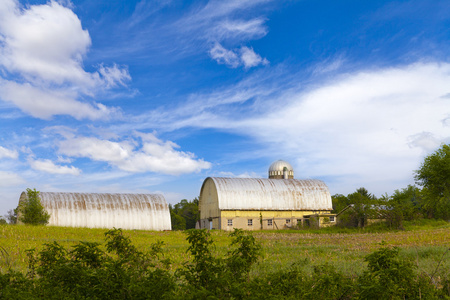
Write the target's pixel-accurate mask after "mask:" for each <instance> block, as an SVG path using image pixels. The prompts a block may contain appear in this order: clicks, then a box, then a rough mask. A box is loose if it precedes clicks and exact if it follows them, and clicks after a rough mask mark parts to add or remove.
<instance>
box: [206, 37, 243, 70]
mask: <svg viewBox="0 0 450 300" xmlns="http://www.w3.org/2000/svg"><path fill="white" fill-rule="evenodd" d="M209 55H210V56H211V58H212V59H214V60H216V61H217V62H218V63H219V64H225V65H227V66H229V67H231V68H236V67H237V66H239V64H240V61H239V57H238V56H237V54H236V53H234V52H233V51H231V50H227V49H225V48H224V47H223V46H222V45H220V44H219V43H216V44H215V45H214V47H213V48H212V49H211V50H209Z"/></svg>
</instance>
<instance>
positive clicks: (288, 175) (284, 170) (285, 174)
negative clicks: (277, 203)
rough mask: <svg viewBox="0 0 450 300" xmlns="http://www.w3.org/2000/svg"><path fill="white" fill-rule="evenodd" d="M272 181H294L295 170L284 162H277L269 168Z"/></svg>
mask: <svg viewBox="0 0 450 300" xmlns="http://www.w3.org/2000/svg"><path fill="white" fill-rule="evenodd" d="M269 178H270V179H294V168H292V166H291V164H290V163H288V162H287V161H284V160H281V159H280V160H277V161H275V162H273V163H272V164H271V165H270V167H269Z"/></svg>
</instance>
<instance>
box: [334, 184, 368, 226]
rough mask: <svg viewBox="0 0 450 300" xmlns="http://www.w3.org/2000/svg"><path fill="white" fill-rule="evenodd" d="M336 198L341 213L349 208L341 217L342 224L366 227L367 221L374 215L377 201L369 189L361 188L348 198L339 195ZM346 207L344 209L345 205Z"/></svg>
mask: <svg viewBox="0 0 450 300" xmlns="http://www.w3.org/2000/svg"><path fill="white" fill-rule="evenodd" d="M334 197H335V203H334V204H333V205H336V207H335V211H336V208H339V209H340V210H341V211H342V210H343V209H344V208H345V207H348V206H351V208H348V209H347V210H345V211H344V212H343V214H341V215H340V217H339V218H340V221H339V222H340V224H341V225H342V226H345V227H359V228H362V227H364V226H365V225H366V223H367V219H368V218H369V217H371V216H372V215H373V214H374V209H373V204H374V203H375V201H376V197H375V196H373V195H372V194H370V193H369V192H368V191H367V189H365V188H363V187H362V188H359V189H357V190H356V192H354V193H352V194H349V195H348V196H347V197H345V196H343V195H337V196H334ZM344 203H345V204H346V206H345V207H342V206H343V204H344Z"/></svg>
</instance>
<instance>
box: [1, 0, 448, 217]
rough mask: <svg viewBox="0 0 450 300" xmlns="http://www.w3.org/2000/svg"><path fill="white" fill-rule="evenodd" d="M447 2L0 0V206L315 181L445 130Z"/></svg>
mask: <svg viewBox="0 0 450 300" xmlns="http://www.w3.org/2000/svg"><path fill="white" fill-rule="evenodd" d="M449 40H450V2H449V1H439V0H436V1H428V0H423V1H422V0H415V1H375V0H374V1H357V0H353V1H350V0H347V1H334V0H329V1H321V0H303V1H270V0H251V1H250V0H249V1H247V0H239V1H196V2H193V3H188V2H186V1H170V0H167V1H165V0H157V1H145V0H142V1H118V0H116V1H87V0H80V1H69V0H62V1H25V0H22V1H15V0H2V1H1V3H0V125H1V130H0V190H1V191H2V193H1V194H2V197H1V198H0V213H1V214H4V213H6V212H7V210H9V209H12V208H15V207H16V205H17V202H18V198H19V195H20V193H21V192H22V191H23V190H25V189H26V188H27V187H30V188H36V189H37V190H40V191H46V192H49V191H65V192H114V193H116V192H127V193H129V192H131V193H153V192H158V193H163V194H164V195H165V197H166V199H167V200H168V202H169V203H177V202H179V200H181V199H183V198H186V199H193V198H194V197H196V196H198V194H199V190H200V187H201V184H202V182H203V180H204V178H206V177H208V176H227V177H237V176H239V177H266V176H267V169H268V167H269V165H270V163H271V162H273V161H275V160H277V159H284V160H287V161H289V162H290V163H291V164H292V165H293V166H294V170H295V177H296V178H316V179H322V180H324V181H325V182H326V183H327V185H328V186H329V188H330V191H331V193H332V194H337V193H342V194H348V193H351V192H353V191H354V190H355V189H357V188H359V187H362V186H363V187H366V188H367V189H368V190H369V192H371V193H374V194H376V195H378V196H380V195H382V194H384V193H388V194H391V193H392V192H393V191H394V190H395V189H401V188H404V187H406V186H407V185H408V184H412V183H414V179H413V171H414V170H416V169H418V168H419V166H420V163H421V161H422V159H423V157H424V156H425V155H427V154H429V153H431V152H432V151H434V150H436V149H437V148H438V147H439V146H440V145H441V144H442V143H450V62H449V53H450V52H449V50H450V47H449Z"/></svg>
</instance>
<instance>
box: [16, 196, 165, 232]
mask: <svg viewBox="0 0 450 300" xmlns="http://www.w3.org/2000/svg"><path fill="white" fill-rule="evenodd" d="M39 196H40V198H41V203H42V205H43V206H44V208H45V210H47V212H48V213H49V214H50V220H49V223H48V225H53V226H67V227H88V228H113V227H115V228H122V229H141V230H171V229H172V226H171V221H170V212H169V206H168V204H167V202H166V200H165V199H164V196H163V195H159V194H97V193H52V192H41V193H39ZM27 197H28V195H27V193H26V192H23V193H22V194H21V195H20V200H19V202H21V201H24V200H25V199H27Z"/></svg>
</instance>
